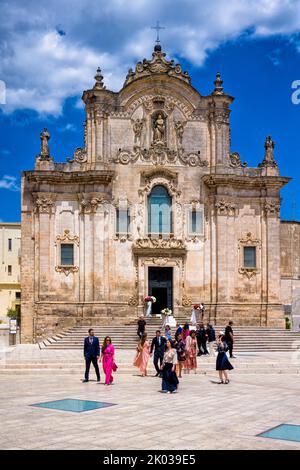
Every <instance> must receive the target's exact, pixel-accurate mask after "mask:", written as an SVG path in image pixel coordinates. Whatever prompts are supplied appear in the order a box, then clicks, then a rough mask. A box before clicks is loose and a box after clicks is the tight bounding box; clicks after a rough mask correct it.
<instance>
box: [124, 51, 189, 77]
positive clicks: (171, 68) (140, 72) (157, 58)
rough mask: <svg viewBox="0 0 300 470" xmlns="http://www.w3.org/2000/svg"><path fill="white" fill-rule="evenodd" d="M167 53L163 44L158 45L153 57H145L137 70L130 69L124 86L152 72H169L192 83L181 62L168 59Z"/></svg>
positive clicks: (168, 73) (138, 64) (137, 65)
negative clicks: (162, 47)
mask: <svg viewBox="0 0 300 470" xmlns="http://www.w3.org/2000/svg"><path fill="white" fill-rule="evenodd" d="M165 57H166V54H165V53H164V52H162V50H161V46H160V45H156V46H155V48H154V51H153V53H152V59H151V60H147V59H144V60H143V61H142V62H138V63H137V64H136V67H135V71H133V70H132V69H129V71H128V74H127V76H126V80H125V83H124V86H126V85H128V84H129V83H131V82H133V81H134V80H137V79H138V78H141V77H147V76H149V75H152V74H167V75H169V76H170V77H175V78H178V79H180V80H183V81H185V82H186V83H190V82H191V79H190V76H189V74H188V72H186V71H184V72H183V71H182V68H181V65H180V64H174V60H167V59H166V58H165Z"/></svg>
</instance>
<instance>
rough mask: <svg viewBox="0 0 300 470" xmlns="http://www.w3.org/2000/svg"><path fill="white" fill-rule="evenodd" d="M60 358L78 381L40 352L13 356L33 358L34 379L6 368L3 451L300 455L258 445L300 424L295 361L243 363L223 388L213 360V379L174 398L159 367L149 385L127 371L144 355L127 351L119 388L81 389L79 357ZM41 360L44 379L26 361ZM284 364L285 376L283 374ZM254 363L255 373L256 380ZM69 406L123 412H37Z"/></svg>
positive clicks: (190, 383) (1, 394)
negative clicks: (268, 434) (277, 430)
mask: <svg viewBox="0 0 300 470" xmlns="http://www.w3.org/2000/svg"><path fill="white" fill-rule="evenodd" d="M22 351H23V352H22ZM51 353H54V354H55V358H56V360H59V361H62V360H63V359H64V360H65V361H67V360H68V361H69V365H70V368H72V362H74V363H75V364H76V368H77V371H76V368H75V371H74V367H73V372H72V373H65V374H64V373H63V371H62V370H60V371H58V372H57V374H56V373H55V371H54V369H53V365H51V368H49V361H50V359H49V357H50V356H47V355H46V356H45V355H43V351H42V352H41V351H39V350H38V349H37V348H35V347H32V348H27V352H26V348H19V349H18V348H17V349H16V350H15V351H14V352H13V353H11V354H9V355H8V356H6V357H7V358H8V357H9V358H10V359H9V360H11V361H13V359H15V361H16V362H17V361H19V362H20V361H21V355H23V366H24V370H23V372H24V373H22V370H18V369H16V373H15V374H13V373H11V372H10V371H8V372H7V373H6V372H5V369H2V370H1V375H0V398H1V401H0V420H1V437H0V439H1V448H2V449H106V450H107V449H108V450H110V449H112V450H117V449H155V450H156V449H157V450H160V449H165V450H167V449H177V450H180V449H187V450H193V449H300V442H298V443H297V442H292V441H284V440H278V439H268V438H263V437H257V434H259V433H262V432H264V431H266V430H268V429H270V428H273V427H275V426H278V425H279V424H282V423H287V424H300V402H299V390H300V374H299V373H290V372H289V370H288V363H289V361H290V360H291V357H290V355H286V356H285V355H284V354H281V355H276V354H272V355H252V356H251V355H245V356H244V357H243V356H239V357H238V358H237V359H235V360H234V362H233V364H234V365H235V366H236V367H235V370H234V371H233V372H232V373H231V382H230V384H229V385H218V384H217V383H216V382H217V374H216V372H215V371H214V358H213V357H212V358H209V359H205V360H204V358H203V363H201V361H202V358H201V359H200V361H199V366H200V369H199V370H200V371H201V366H203V367H204V362H205V361H206V366H207V367H206V371H205V373H203V368H202V373H199V374H197V375H194V374H191V375H189V376H184V377H183V379H182V380H181V382H180V387H179V392H178V394H176V395H164V394H161V393H159V390H160V385H161V382H160V379H158V378H155V377H153V369H152V366H151V367H150V368H149V372H150V374H151V376H149V377H146V378H142V377H139V376H138V373H137V372H136V371H135V370H133V369H132V370H130V369H129V366H128V370H127V372H126V373H122V364H124V367H125V365H126V363H127V364H129V362H130V360H131V356H132V355H133V354H134V351H126V352H124V351H119V352H118V354H117V359H118V358H119V359H118V362H119V365H120V372H118V373H117V374H115V384H114V385H113V386H112V387H105V386H104V385H103V383H101V384H100V385H98V384H97V383H96V382H95V381H90V382H89V383H87V384H82V383H81V378H82V374H83V363H81V365H80V360H81V359H80V357H81V356H80V355H79V352H76V354H75V356H76V357H73V352H72V351H70V352H66V351H64V352H63V356H64V357H63V358H62V355H61V354H62V353H61V352H60V353H58V352H56V351H52V352H51ZM47 354H48V353H47ZM37 356H39V357H40V360H42V359H43V360H44V369H43V370H44V372H43V373H42V374H41V373H39V371H38V370H36V371H32V370H28V371H27V373H26V368H25V365H24V364H26V361H25V359H26V358H27V360H28V364H29V362H31V363H32V362H33V360H36V359H37ZM52 359H54V356H53V355H52ZM271 360H272V361H273V363H274V371H275V372H273V373H272V368H271ZM4 362H5V361H3V355H2V365H3V363H4ZM280 362H281V363H282V369H280V368H279V369H278V370H277V369H276V368H275V365H276V364H277V365H278V363H280ZM28 364H27V366H28ZM247 364H248V366H249V367H250V365H252V366H253V368H252V369H251V368H250V369H251V370H248V371H247V373H246V370H247V367H246V366H247ZM255 364H256V365H257V367H254V366H255ZM263 364H264V367H265V368H264V369H262V367H263ZM259 365H260V369H259V367H258V366H259ZM39 367H40V366H39ZM283 369H284V370H283ZM280 370H281V373H280V372H279V371H280ZM293 370H294V369H292V368H291V371H292V372H293ZM253 372H256V373H253ZM283 372H285V373H283ZM91 378H94V374H93V371H92V373H91ZM66 398H68V399H80V400H90V401H101V402H105V403H113V404H115V406H111V407H108V408H101V409H96V410H93V411H86V412H82V413H73V412H67V411H61V410H52V409H44V408H36V407H33V406H31V405H33V404H36V403H40V402H46V401H52V400H61V399H66Z"/></svg>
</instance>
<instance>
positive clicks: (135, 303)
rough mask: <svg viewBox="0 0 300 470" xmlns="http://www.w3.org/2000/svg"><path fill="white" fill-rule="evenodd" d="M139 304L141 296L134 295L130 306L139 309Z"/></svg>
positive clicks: (129, 301)
mask: <svg viewBox="0 0 300 470" xmlns="http://www.w3.org/2000/svg"><path fill="white" fill-rule="evenodd" d="M138 304H139V296H138V295H137V294H133V295H132V296H131V297H130V298H129V300H128V305H130V306H131V307H137V306H138Z"/></svg>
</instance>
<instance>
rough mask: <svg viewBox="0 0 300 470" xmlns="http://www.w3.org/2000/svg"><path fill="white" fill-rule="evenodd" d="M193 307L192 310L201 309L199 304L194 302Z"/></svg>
mask: <svg viewBox="0 0 300 470" xmlns="http://www.w3.org/2000/svg"><path fill="white" fill-rule="evenodd" d="M193 309H194V310H201V306H200V304H195V305H193Z"/></svg>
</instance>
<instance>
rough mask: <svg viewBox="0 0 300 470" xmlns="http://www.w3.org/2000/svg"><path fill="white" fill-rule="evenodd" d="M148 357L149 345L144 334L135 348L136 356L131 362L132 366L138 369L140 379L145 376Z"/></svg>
mask: <svg viewBox="0 0 300 470" xmlns="http://www.w3.org/2000/svg"><path fill="white" fill-rule="evenodd" d="M149 357H150V344H149V341H147V333H144V334H143V336H142V338H141V341H140V342H139V344H138V346H137V354H136V357H135V359H134V361H133V365H134V366H135V367H138V368H139V369H140V371H141V373H142V377H145V376H146V375H147V365H148V361H149Z"/></svg>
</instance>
